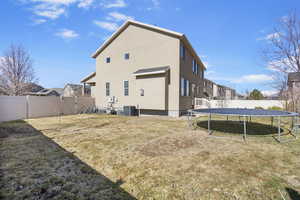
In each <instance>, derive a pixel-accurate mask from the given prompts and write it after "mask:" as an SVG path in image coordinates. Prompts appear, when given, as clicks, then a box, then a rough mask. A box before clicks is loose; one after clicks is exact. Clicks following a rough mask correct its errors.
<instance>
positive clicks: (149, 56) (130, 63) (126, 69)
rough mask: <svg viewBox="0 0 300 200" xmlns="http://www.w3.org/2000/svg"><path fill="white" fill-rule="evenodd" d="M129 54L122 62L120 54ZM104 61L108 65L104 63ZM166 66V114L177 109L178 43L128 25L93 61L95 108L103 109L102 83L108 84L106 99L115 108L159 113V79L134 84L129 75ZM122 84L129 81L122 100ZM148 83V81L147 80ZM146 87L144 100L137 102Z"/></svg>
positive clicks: (160, 83)
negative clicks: (137, 107) (138, 107)
mask: <svg viewBox="0 0 300 200" xmlns="http://www.w3.org/2000/svg"><path fill="white" fill-rule="evenodd" d="M125 53H130V59H129V60H125V59H124V54H125ZM106 57H110V59H111V62H110V63H106V62H105V59H106ZM161 66H170V83H169V84H168V86H167V87H168V88H167V91H168V94H167V95H168V98H167V99H169V101H168V103H167V108H168V110H178V107H179V39H177V38H173V37H170V36H167V35H164V34H161V33H158V32H154V31H150V30H146V29H144V28H140V27H137V26H134V25H129V26H128V28H127V29H125V30H124V31H123V32H122V33H121V34H120V35H119V36H118V37H117V38H116V39H115V40H114V41H113V42H112V43H111V44H110V45H108V46H107V47H106V48H105V49H104V50H103V51H102V52H101V53H100V54H99V55H98V56H97V58H96V74H97V75H96V93H95V97H96V105H97V106H98V107H106V106H107V102H108V97H106V95H105V83H106V82H110V96H115V97H116V98H117V103H116V105H115V106H116V107H122V106H124V105H138V104H140V105H141V106H145V107H147V108H148V107H150V106H151V107H152V109H162V108H163V107H164V106H162V104H161V101H162V99H163V97H161V94H162V91H163V89H162V87H165V86H164V85H162V81H163V80H162V79H155V80H151V87H150V82H149V83H146V82H145V80H144V81H143V80H141V81H136V77H135V76H134V75H133V72H135V71H137V70H138V69H142V68H152V67H161ZM124 80H128V81H129V96H124V87H123V82H124ZM149 80H150V79H149ZM137 83H138V84H140V85H143V87H146V88H147V89H145V94H146V95H149V94H150V95H149V96H148V97H147V98H140V92H139V89H140V88H139V87H140V85H137Z"/></svg>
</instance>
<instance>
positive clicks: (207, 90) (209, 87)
mask: <svg viewBox="0 0 300 200" xmlns="http://www.w3.org/2000/svg"><path fill="white" fill-rule="evenodd" d="M214 85H216V84H215V83H214V82H213V81H211V80H208V79H204V88H203V95H204V97H205V98H213V97H214ZM216 96H217V95H216Z"/></svg>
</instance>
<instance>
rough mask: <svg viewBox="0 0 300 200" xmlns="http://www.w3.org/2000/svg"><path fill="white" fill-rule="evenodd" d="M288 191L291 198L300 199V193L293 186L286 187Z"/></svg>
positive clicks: (292, 199) (293, 199)
mask: <svg viewBox="0 0 300 200" xmlns="http://www.w3.org/2000/svg"><path fill="white" fill-rule="evenodd" d="M285 190H286V192H287V193H288V195H289V197H290V199H291V200H299V199H300V194H299V192H297V191H296V190H294V189H292V188H285Z"/></svg>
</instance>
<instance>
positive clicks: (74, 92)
mask: <svg viewBox="0 0 300 200" xmlns="http://www.w3.org/2000/svg"><path fill="white" fill-rule="evenodd" d="M83 93H84V91H83V86H82V85H78V84H69V83H68V84H67V85H66V86H65V87H64V92H63V96H64V97H80V96H83V95H84V94H83Z"/></svg>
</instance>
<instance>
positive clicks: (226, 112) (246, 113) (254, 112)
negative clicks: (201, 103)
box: [188, 108, 300, 142]
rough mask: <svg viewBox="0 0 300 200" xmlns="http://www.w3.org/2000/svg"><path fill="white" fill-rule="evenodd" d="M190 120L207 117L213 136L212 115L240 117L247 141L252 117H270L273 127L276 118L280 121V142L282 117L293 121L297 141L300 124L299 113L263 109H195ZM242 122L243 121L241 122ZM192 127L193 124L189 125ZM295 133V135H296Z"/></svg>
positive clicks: (190, 115) (190, 113) (209, 130)
mask: <svg viewBox="0 0 300 200" xmlns="http://www.w3.org/2000/svg"><path fill="white" fill-rule="evenodd" d="M188 114H189V115H188V116H189V118H188V120H189V122H191V117H192V116H196V115H197V114H202V115H207V116H208V120H207V123H208V124H207V130H208V134H209V135H211V134H212V131H211V117H212V115H219V116H227V120H228V116H238V117H239V119H240V118H241V117H243V128H244V134H243V138H244V140H246V137H247V122H248V119H249V118H250V120H251V117H270V118H271V120H272V126H273V121H274V118H277V120H278V135H277V137H275V139H276V140H277V141H278V142H282V140H281V118H282V117H290V118H291V120H292V123H291V124H292V128H291V131H290V133H291V134H292V135H293V136H294V137H295V138H296V139H297V135H296V133H297V131H298V130H299V127H300V124H299V123H298V121H299V113H294V112H287V111H278V110H263V109H244V108H208V109H193V110H189V111H188ZM240 121H241V120H240ZM189 124H190V125H191V123H189ZM294 132H295V134H294Z"/></svg>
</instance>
